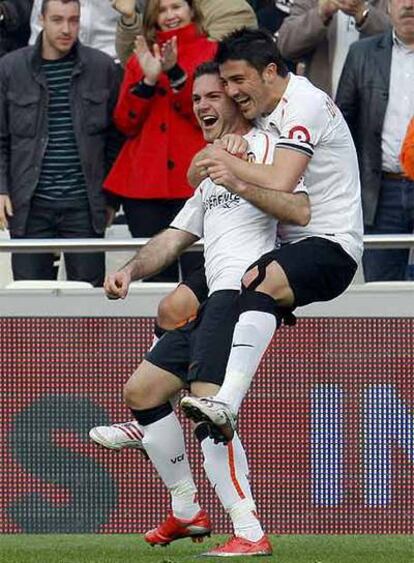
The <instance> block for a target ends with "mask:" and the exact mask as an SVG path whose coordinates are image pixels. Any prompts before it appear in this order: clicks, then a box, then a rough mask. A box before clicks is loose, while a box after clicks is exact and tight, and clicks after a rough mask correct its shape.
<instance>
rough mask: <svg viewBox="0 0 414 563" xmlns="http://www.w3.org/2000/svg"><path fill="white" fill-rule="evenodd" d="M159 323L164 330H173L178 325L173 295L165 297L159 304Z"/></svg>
mask: <svg viewBox="0 0 414 563" xmlns="http://www.w3.org/2000/svg"><path fill="white" fill-rule="evenodd" d="M157 325H158V326H159V327H161V328H162V329H164V330H173V329H174V328H175V327H176V326H177V313H176V310H175V307H174V301H173V299H172V298H171V295H167V296H166V297H164V298H163V299H162V300H161V301H160V303H159V305H158V310H157Z"/></svg>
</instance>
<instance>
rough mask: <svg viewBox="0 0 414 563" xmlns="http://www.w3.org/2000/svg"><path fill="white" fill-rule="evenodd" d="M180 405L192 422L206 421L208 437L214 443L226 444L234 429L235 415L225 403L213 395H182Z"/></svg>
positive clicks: (231, 437)
mask: <svg viewBox="0 0 414 563" xmlns="http://www.w3.org/2000/svg"><path fill="white" fill-rule="evenodd" d="M180 407H181V408H182V410H183V412H184V414H185V416H186V417H187V418H189V419H191V420H192V421H194V422H207V423H208V426H209V434H210V438H212V439H213V440H214V441H215V442H216V443H218V442H221V443H224V444H227V442H230V441H231V440H232V439H233V436H234V432H235V430H236V422H237V419H236V415H234V414H233V413H232V412H231V410H230V409H229V407H228V405H227V404H226V403H223V402H222V401H217V400H216V399H215V398H214V397H190V396H187V397H183V399H181V403H180Z"/></svg>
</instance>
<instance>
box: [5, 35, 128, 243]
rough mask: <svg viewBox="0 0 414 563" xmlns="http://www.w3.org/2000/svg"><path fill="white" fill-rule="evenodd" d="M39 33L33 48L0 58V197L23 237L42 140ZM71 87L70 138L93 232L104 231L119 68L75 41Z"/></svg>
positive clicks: (44, 115) (44, 117)
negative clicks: (105, 183)
mask: <svg viewBox="0 0 414 563" xmlns="http://www.w3.org/2000/svg"><path fill="white" fill-rule="evenodd" d="M41 40H42V38H41V35H40V36H39V38H38V40H37V42H36V45H34V46H33V47H25V48H23V49H19V50H18V51H13V52H12V53H9V54H8V55H5V56H4V57H3V58H2V59H0V194H8V195H9V196H10V198H11V200H12V205H13V211H14V215H13V217H11V219H10V231H11V233H12V234H13V235H15V236H22V235H24V230H25V224H26V220H27V215H28V212H29V208H30V201H31V198H32V196H33V193H34V191H35V188H36V186H37V184H38V181H39V176H40V171H41V165H42V159H43V156H44V154H45V150H46V147H47V142H48V106H47V104H48V91H47V82H46V78H45V76H44V74H43V72H42V70H41ZM74 51H75V57H76V64H75V67H74V70H73V77H72V83H71V93H70V98H71V107H72V119H73V128H74V132H75V137H76V141H77V145H78V149H79V156H80V160H81V165H82V170H83V173H84V176H85V180H86V185H87V190H88V199H89V205H90V210H91V215H92V223H93V227H94V229H95V230H96V231H97V232H98V233H102V232H103V231H104V228H105V206H106V199H105V195H104V193H103V191H102V184H103V179H104V178H105V175H106V173H107V172H108V169H109V164H110V163H109V154H112V157H113V152H114V151H113V148H112V147H111V146H110V145H111V141H112V140H113V138H114V135H113V127H112V117H111V116H112V112H113V109H114V107H115V103H116V99H117V94H118V87H119V78H120V76H119V70H118V68H117V66H116V65H115V63H114V62H113V60H112V59H111V57H109V56H108V55H106V54H105V53H102V52H101V51H98V50H97V49H92V48H90V47H85V46H83V45H82V44H80V43H78V44H77V45H75V47H74Z"/></svg>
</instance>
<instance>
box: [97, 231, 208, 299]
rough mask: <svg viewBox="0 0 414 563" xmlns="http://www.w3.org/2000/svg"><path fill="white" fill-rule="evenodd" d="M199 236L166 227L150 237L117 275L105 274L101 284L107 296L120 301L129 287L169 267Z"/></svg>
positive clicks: (115, 273)
mask: <svg viewBox="0 0 414 563" xmlns="http://www.w3.org/2000/svg"><path fill="white" fill-rule="evenodd" d="M198 238H199V237H197V236H195V235H193V234H191V233H189V232H186V231H182V230H179V229H174V228H169V229H166V230H165V231H162V232H161V233H159V234H158V235H156V236H155V237H153V238H152V239H151V240H150V241H148V243H147V244H146V245H145V246H143V247H142V248H141V249H140V250H138V252H137V253H136V254H135V256H134V257H133V258H132V259H131V260H130V261H129V262H127V263H126V264H125V266H123V267H122V268H121V269H120V270H119V271H118V272H114V273H112V274H109V275H108V276H107V277H106V279H105V283H104V290H105V293H106V295H107V297H109V298H111V299H119V298H121V299H124V298H125V297H126V296H127V293H128V288H129V284H130V283H131V282H132V281H134V280H139V279H142V278H146V277H149V276H153V275H155V274H157V273H158V272H160V271H161V270H163V269H164V268H166V267H167V266H169V265H170V264H171V263H172V262H174V260H176V259H177V257H178V256H179V255H180V254H181V253H182V252H183V251H184V250H185V249H186V248H188V247H189V246H191V245H192V244H193V243H194V242H195V241H196V240H198Z"/></svg>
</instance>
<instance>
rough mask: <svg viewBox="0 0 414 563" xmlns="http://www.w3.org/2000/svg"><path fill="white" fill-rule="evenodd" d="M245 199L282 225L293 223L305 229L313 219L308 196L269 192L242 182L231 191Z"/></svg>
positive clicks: (302, 193)
mask: <svg viewBox="0 0 414 563" xmlns="http://www.w3.org/2000/svg"><path fill="white" fill-rule="evenodd" d="M230 191H232V192H233V193H237V194H239V195H240V197H242V198H243V199H245V200H247V201H249V202H250V203H251V204H252V205H254V206H255V207H257V208H259V209H261V210H262V211H264V212H265V213H267V214H268V215H272V216H273V217H275V218H276V219H278V220H279V221H280V222H281V223H292V224H294V225H300V226H302V227H305V226H306V225H307V224H308V223H309V221H310V219H311V207H310V202H309V197H308V194H307V193H305V192H297V193H293V194H290V193H289V194H288V193H285V192H278V191H276V190H269V189H266V188H262V187H260V186H255V185H254V184H248V183H247V182H243V181H242V180H241V181H239V182H238V183H236V189H231V190H230Z"/></svg>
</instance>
